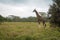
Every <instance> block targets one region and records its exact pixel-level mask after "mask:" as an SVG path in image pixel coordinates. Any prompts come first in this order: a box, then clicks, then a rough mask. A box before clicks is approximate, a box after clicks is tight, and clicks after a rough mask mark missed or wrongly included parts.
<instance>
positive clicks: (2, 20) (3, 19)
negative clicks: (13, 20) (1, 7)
mask: <svg viewBox="0 0 60 40" xmlns="http://www.w3.org/2000/svg"><path fill="white" fill-rule="evenodd" d="M5 20H6V19H5V18H4V17H3V16H1V15H0V24H1V23H3V22H4V21H5Z"/></svg>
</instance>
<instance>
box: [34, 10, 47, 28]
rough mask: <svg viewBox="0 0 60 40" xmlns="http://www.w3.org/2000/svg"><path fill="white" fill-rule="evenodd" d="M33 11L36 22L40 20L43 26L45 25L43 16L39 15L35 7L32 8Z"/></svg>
mask: <svg viewBox="0 0 60 40" xmlns="http://www.w3.org/2000/svg"><path fill="white" fill-rule="evenodd" d="M33 12H35V13H36V16H37V22H38V24H40V22H42V23H43V25H44V27H46V23H45V20H44V18H43V17H42V16H41V15H39V13H38V12H37V10H36V9H34V10H33Z"/></svg>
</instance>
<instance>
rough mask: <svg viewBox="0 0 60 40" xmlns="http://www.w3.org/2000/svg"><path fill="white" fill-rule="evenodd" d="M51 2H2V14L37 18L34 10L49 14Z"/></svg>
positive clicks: (23, 0)
mask: <svg viewBox="0 0 60 40" xmlns="http://www.w3.org/2000/svg"><path fill="white" fill-rule="evenodd" d="M50 2H51V1H48V0H47V1H46V0H0V14H1V15H3V16H8V15H16V16H20V17H28V16H36V15H35V13H33V12H32V11H33V9H34V8H36V9H37V10H38V11H44V12H47V11H48V8H49V4H50Z"/></svg>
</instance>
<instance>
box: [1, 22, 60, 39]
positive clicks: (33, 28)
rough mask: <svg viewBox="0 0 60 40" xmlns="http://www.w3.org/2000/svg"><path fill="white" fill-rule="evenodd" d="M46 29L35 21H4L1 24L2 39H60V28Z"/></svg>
mask: <svg viewBox="0 0 60 40" xmlns="http://www.w3.org/2000/svg"><path fill="white" fill-rule="evenodd" d="M46 24H47V27H46V28H45V29H44V27H43V25H42V24H40V27H39V25H38V24H37V23H35V22H4V23H3V24H2V25H0V40H60V29H59V28H50V27H49V23H46Z"/></svg>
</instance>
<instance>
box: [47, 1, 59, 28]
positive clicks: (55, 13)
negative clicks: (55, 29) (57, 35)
mask: <svg viewBox="0 0 60 40" xmlns="http://www.w3.org/2000/svg"><path fill="white" fill-rule="evenodd" d="M48 14H50V15H51V16H50V23H51V24H54V25H56V26H59V27H60V0H53V4H52V5H50V9H49V12H48Z"/></svg>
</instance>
